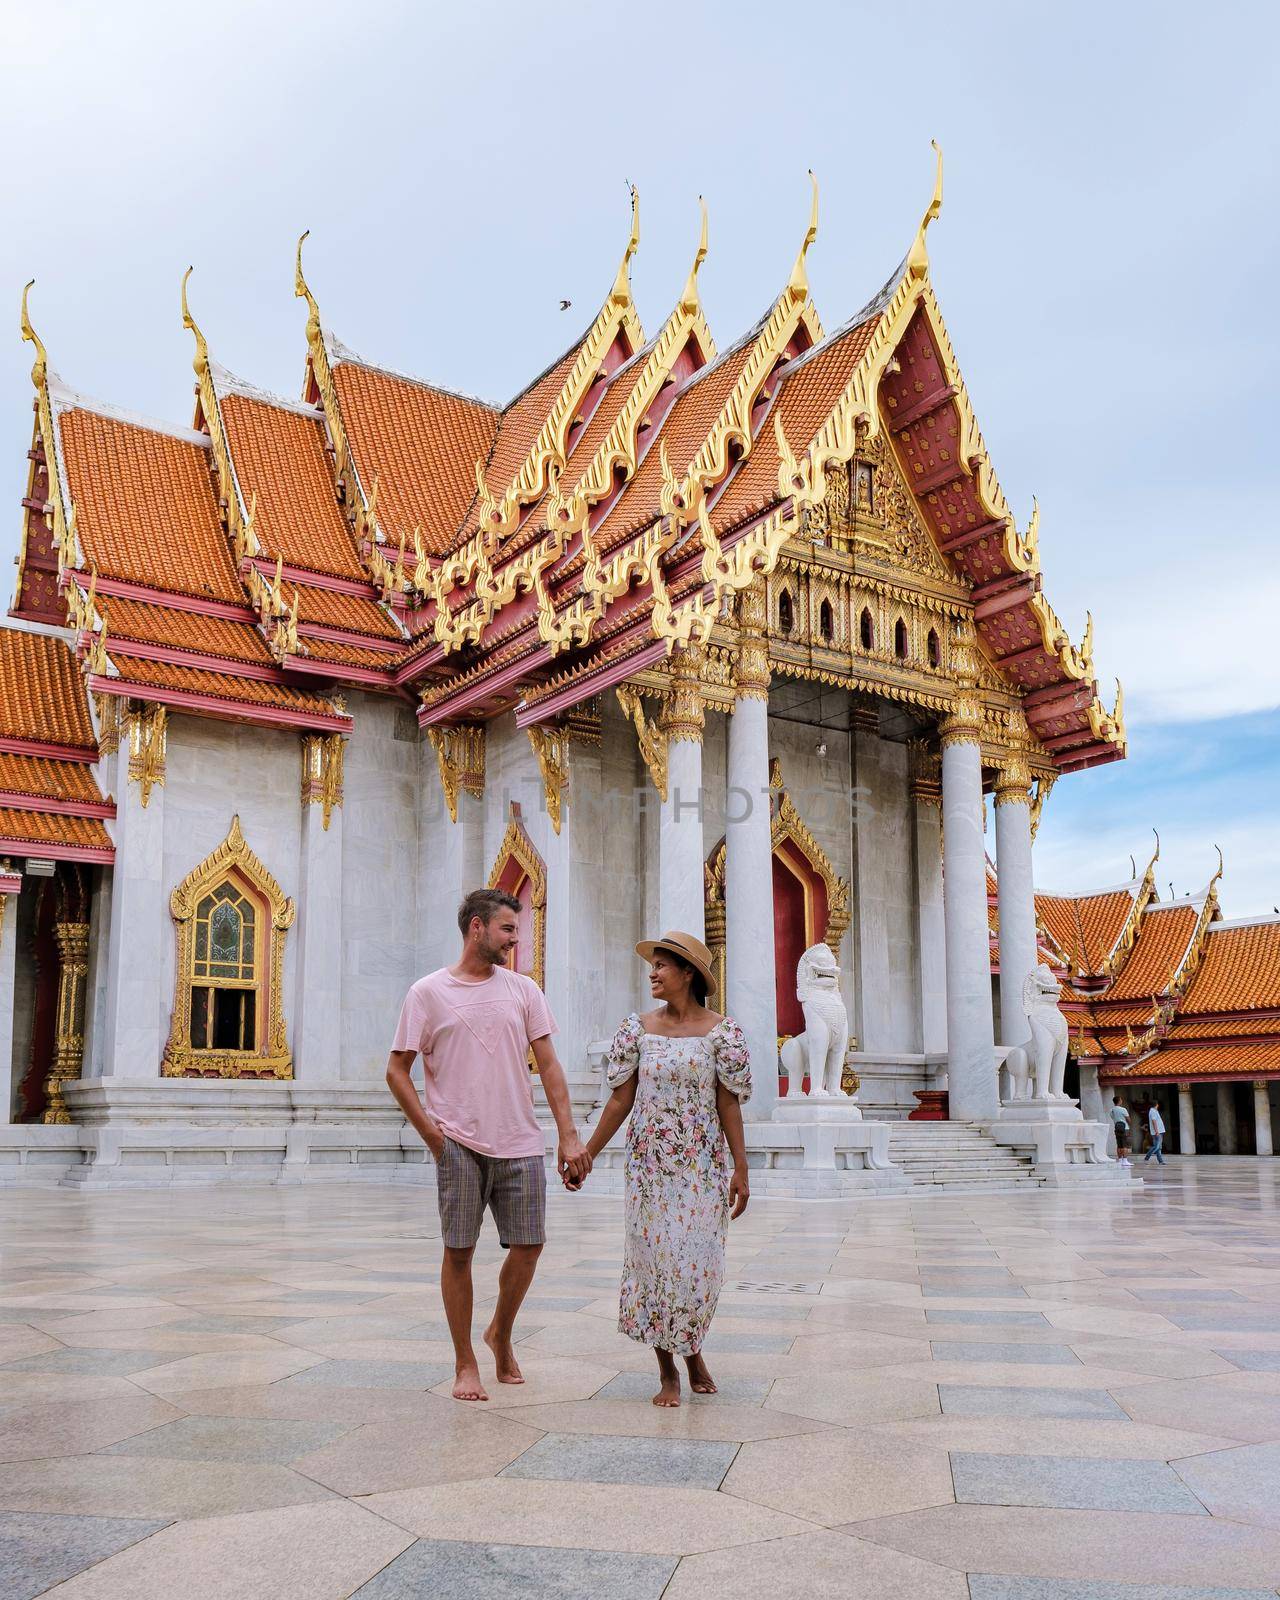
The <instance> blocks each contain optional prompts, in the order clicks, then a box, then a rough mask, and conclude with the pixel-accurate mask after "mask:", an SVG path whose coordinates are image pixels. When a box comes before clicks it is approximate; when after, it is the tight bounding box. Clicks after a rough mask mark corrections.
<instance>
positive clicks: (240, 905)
mask: <svg viewBox="0 0 1280 1600" xmlns="http://www.w3.org/2000/svg"><path fill="white" fill-rule="evenodd" d="M169 912H170V915H171V916H172V917H173V922H174V930H175V933H176V935H177V945H178V948H177V965H176V971H175V982H174V996H173V1015H172V1018H171V1021H170V1025H169V1042H168V1044H167V1045H166V1046H165V1052H164V1065H163V1071H164V1074H165V1076H166V1077H179V1078H192V1077H195V1078H291V1077H292V1076H293V1056H292V1054H291V1052H290V1050H289V1044H288V1039H287V1036H286V1033H285V1024H284V999H283V991H284V936H285V933H286V931H287V930H288V929H289V928H290V927H291V926H292V925H293V917H294V905H293V901H292V900H290V899H288V898H286V896H285V895H284V893H283V891H282V890H281V888H280V885H279V884H278V883H277V882H276V880H275V879H274V878H273V877H272V876H271V874H270V873H269V872H268V871H267V869H266V867H264V866H263V864H262V862H261V861H260V860H259V859H258V857H257V856H256V855H254V853H253V851H252V850H250V848H249V846H248V845H247V844H246V842H245V838H244V835H243V833H242V832H241V831H240V818H239V817H238V816H236V817H233V818H232V819H231V829H230V832H229V833H228V834H227V837H226V838H225V839H224V840H223V842H222V843H221V844H220V845H219V846H218V848H217V849H216V850H215V851H214V852H213V853H212V855H209V856H206V857H205V859H204V860H203V861H202V862H201V863H200V865H199V866H197V867H195V868H193V870H192V871H191V872H189V873H188V874H187V876H186V877H185V878H184V879H183V880H182V882H181V883H180V884H179V885H178V887H177V888H176V889H175V890H174V891H173V893H172V894H171V895H170V896H169Z"/></svg>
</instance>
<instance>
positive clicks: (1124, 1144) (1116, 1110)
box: [1111, 1099, 1133, 1167]
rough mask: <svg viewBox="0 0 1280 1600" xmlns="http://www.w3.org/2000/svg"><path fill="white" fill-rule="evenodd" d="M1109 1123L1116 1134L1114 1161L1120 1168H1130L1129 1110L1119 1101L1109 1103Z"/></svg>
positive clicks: (1114, 1100)
mask: <svg viewBox="0 0 1280 1600" xmlns="http://www.w3.org/2000/svg"><path fill="white" fill-rule="evenodd" d="M1111 1121H1112V1123H1113V1124H1114V1126H1115V1133H1116V1160H1117V1161H1118V1162H1119V1163H1120V1165H1121V1166H1122V1167H1128V1166H1132V1165H1133V1163H1132V1162H1131V1161H1130V1160H1129V1151H1130V1149H1131V1148H1132V1136H1131V1135H1130V1133H1129V1108H1128V1106H1126V1105H1123V1104H1122V1103H1121V1102H1120V1101H1119V1100H1116V1099H1113V1100H1112V1102H1111Z"/></svg>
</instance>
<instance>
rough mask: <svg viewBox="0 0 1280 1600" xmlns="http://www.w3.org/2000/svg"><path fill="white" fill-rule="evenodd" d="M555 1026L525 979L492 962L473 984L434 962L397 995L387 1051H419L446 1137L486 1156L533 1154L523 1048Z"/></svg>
mask: <svg viewBox="0 0 1280 1600" xmlns="http://www.w3.org/2000/svg"><path fill="white" fill-rule="evenodd" d="M555 1031H556V1023H555V1018H554V1017H553V1016H552V1015H551V1009H550V1007H549V1006H548V1005H547V1002H546V999H545V997H544V996H543V993H542V990H541V989H539V987H538V985H537V984H536V983H535V982H534V981H533V979H532V978H526V977H525V976H524V975H523V973H519V972H511V971H510V970H509V969H508V968H506V967H495V968H494V969H493V974H492V976H491V977H488V978H484V979H482V980H481V981H480V982H478V983H477V982H471V981H469V980H467V979H465V978H455V977H454V976H453V974H452V973H451V972H450V971H449V969H448V967H441V968H440V970H439V971H438V972H431V973H428V975H427V976H426V977H425V978H419V979H418V981H417V983H415V984H414V986H413V988H412V989H410V990H409V993H408V994H407V995H406V996H405V997H404V1005H403V1006H402V1007H401V1010H400V1023H399V1026H398V1027H397V1028H396V1038H395V1043H394V1044H393V1045H392V1046H391V1048H392V1049H393V1050H418V1051H421V1053H422V1060H423V1065H424V1067H425V1068H426V1071H425V1072H424V1074H423V1077H424V1080H425V1084H424V1087H425V1099H426V1106H427V1111H428V1112H429V1113H430V1115H431V1116H433V1117H434V1118H435V1119H436V1121H437V1122H438V1123H439V1124H440V1126H441V1127H442V1128H443V1129H444V1131H445V1133H446V1134H447V1135H448V1136H449V1138H450V1139H453V1140H455V1141H456V1142H457V1143H458V1144H464V1145H466V1146H467V1148H468V1149H470V1150H476V1151H478V1152H479V1153H480V1154H481V1155H485V1156H499V1157H503V1158H507V1159H509V1158H511V1157H515V1156H540V1155H541V1154H542V1152H543V1149H544V1147H545V1141H544V1138H543V1133H542V1129H541V1128H540V1127H539V1126H538V1119H537V1118H536V1117H535V1116H534V1113H533V1085H532V1083H531V1082H530V1077H531V1074H530V1072H529V1046H530V1045H531V1044H532V1043H533V1041H534V1040H535V1039H543V1038H545V1037H546V1036H547V1035H548V1034H549V1033H554V1032H555Z"/></svg>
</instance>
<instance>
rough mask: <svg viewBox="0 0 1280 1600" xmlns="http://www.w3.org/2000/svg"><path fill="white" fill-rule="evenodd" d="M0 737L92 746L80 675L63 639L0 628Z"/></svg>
mask: <svg viewBox="0 0 1280 1600" xmlns="http://www.w3.org/2000/svg"><path fill="white" fill-rule="evenodd" d="M0 739H38V740H40V741H41V742H43V743H46V744H67V745H78V746H81V747H83V748H84V749H90V750H94V751H95V752H96V750H97V748H98V741H97V739H96V738H95V737H94V732H93V723H92V722H91V721H90V720H89V702H88V700H87V698H86V696H85V689H84V680H83V679H82V678H81V676H80V669H79V667H78V665H77V664H76V658H75V655H74V653H73V652H72V650H71V648H70V646H69V645H68V644H67V642H66V640H65V639H57V638H53V637H51V636H50V635H48V634H43V633H27V632H25V631H24V630H23V629H21V628H0Z"/></svg>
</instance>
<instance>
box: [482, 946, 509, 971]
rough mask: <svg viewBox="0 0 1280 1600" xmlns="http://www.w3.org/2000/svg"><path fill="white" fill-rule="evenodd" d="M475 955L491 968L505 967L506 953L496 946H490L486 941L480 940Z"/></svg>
mask: <svg viewBox="0 0 1280 1600" xmlns="http://www.w3.org/2000/svg"><path fill="white" fill-rule="evenodd" d="M476 954H477V955H478V956H479V957H480V958H481V960H482V961H487V962H488V963H489V965H490V966H491V967H505V966H506V964H507V952H506V951H505V950H500V949H499V948H498V947H497V945H492V944H490V943H489V941H488V940H487V939H481V941H480V944H479V947H478V948H477V950H476Z"/></svg>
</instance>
